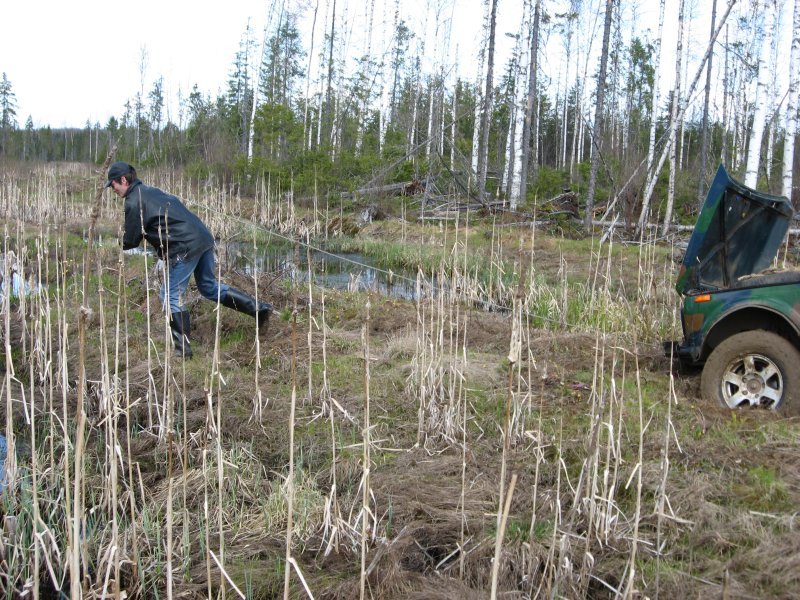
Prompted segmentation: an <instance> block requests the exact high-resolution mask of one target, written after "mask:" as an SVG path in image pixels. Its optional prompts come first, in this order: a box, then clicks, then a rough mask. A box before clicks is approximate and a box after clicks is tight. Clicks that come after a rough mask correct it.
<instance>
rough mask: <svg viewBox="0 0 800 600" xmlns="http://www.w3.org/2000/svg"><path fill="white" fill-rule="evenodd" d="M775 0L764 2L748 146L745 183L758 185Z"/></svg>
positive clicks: (768, 103)
mask: <svg viewBox="0 0 800 600" xmlns="http://www.w3.org/2000/svg"><path fill="white" fill-rule="evenodd" d="M776 10H777V7H776V5H775V0H765V2H764V39H763V40H761V51H760V52H759V56H758V82H757V83H756V93H755V97H754V98H753V106H755V110H754V112H753V126H752V128H751V129H750V142H749V144H748V147H747V167H746V168H745V172H744V184H745V185H746V186H748V187H752V188H754V187H756V185H757V184H758V166H759V164H760V162H761V140H762V138H763V137H764V124H765V119H766V115H767V109H768V108H769V105H770V104H771V102H770V100H769V90H768V87H767V82H768V78H769V65H768V62H769V58H770V47H771V46H770V45H771V43H772V29H773V28H774V25H775V12H776Z"/></svg>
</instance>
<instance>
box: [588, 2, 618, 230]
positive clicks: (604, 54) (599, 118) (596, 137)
mask: <svg viewBox="0 0 800 600" xmlns="http://www.w3.org/2000/svg"><path fill="white" fill-rule="evenodd" d="M613 12H614V0H606V19H605V24H604V25H603V49H602V51H601V53H600V73H599V74H598V76H597V92H596V97H597V103H596V105H595V109H594V130H593V131H592V145H593V146H594V151H593V152H592V165H591V168H590V170H589V189H588V190H587V192H586V215H585V216H584V225H585V226H586V231H587V232H588V231H591V229H592V217H593V213H594V193H595V187H596V186H597V171H598V169H599V168H600V159H601V151H602V148H603V134H602V132H603V105H604V102H605V96H606V70H607V69H608V46H609V38H610V37H611V17H612V15H613Z"/></svg>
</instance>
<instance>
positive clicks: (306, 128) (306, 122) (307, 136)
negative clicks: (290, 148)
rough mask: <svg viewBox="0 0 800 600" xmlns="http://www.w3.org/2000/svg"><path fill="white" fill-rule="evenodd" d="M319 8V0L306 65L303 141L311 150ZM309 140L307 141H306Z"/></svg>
mask: <svg viewBox="0 0 800 600" xmlns="http://www.w3.org/2000/svg"><path fill="white" fill-rule="evenodd" d="M318 10H319V0H317V1H316V2H315V3H314V17H313V18H312V20H311V41H310V42H309V44H310V45H309V49H308V66H307V67H306V96H305V99H304V107H303V141H304V143H306V150H311V132H310V131H309V129H310V127H311V124H310V123H309V119H308V112H309V103H310V101H311V99H310V91H311V61H312V60H313V56H314V38H315V37H316V33H317V11H318ZM306 140H307V142H306Z"/></svg>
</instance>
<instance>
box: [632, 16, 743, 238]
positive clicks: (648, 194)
mask: <svg viewBox="0 0 800 600" xmlns="http://www.w3.org/2000/svg"><path fill="white" fill-rule="evenodd" d="M735 4H736V0H730V1H729V3H728V8H727V9H725V14H724V15H723V16H722V19H720V23H719V25H718V26H717V29H716V30H715V31H714V35H713V36H712V37H711V40H710V41H709V43H708V47H707V48H706V53H705V55H704V56H703V58H702V60H701V61H700V65H699V67H698V70H697V72H696V73H695V75H694V78H693V79H692V83H691V85H689V86H688V88H687V90H686V94H684V96H683V97H684V101H683V102H682V103H681V104H682V106H681V108H680V110H678V113H677V118H676V119H675V120H673V121H671V122H670V125H669V126H670V135H669V139H674V134H673V129H674V130H675V131H677V128H678V124H679V123H680V120H681V119H683V115H684V114H685V113H686V107H687V104H688V99H689V98H691V97H692V95H693V94H694V90H695V88H696V87H697V82H698V81H700V76H701V75H702V74H703V69H705V65H706V61H707V60H708V57H709V55H710V54H711V52H712V51H713V49H714V43H715V42H716V40H717V37H718V36H719V32H720V31H721V30H722V28H723V26H724V25H725V21H726V20H727V19H728V15H729V14H730V13H731V10H732V9H733V6H734V5H735ZM669 151H670V143H669V140H667V143H666V144H665V146H664V148H663V149H662V150H661V155H660V156H659V159H658V164H657V165H656V167H655V168H654V169H653V170H652V171H651V172H650V173H649V174H648V179H647V183H646V184H645V190H644V193H643V195H642V210H641V213H639V223H638V225H637V228H638V230H639V231H642V230H643V228H644V226H645V224H646V223H647V218H648V216H649V214H650V199H651V198H652V196H653V190H654V189H655V187H656V180H657V179H658V174H659V173H660V172H661V169H662V168H663V166H664V162H665V161H666V160H667V154H668V153H669Z"/></svg>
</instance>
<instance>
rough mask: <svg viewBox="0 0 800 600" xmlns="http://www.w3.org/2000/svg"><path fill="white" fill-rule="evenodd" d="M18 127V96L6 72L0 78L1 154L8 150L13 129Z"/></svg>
mask: <svg viewBox="0 0 800 600" xmlns="http://www.w3.org/2000/svg"><path fill="white" fill-rule="evenodd" d="M16 127H17V98H16V96H15V95H14V91H13V90H12V89H11V82H10V81H9V80H8V77H7V76H6V74H5V72H4V73H3V78H2V80H0V154H5V153H6V152H7V151H8V143H9V139H10V136H11V131H12V130H13V129H16Z"/></svg>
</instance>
